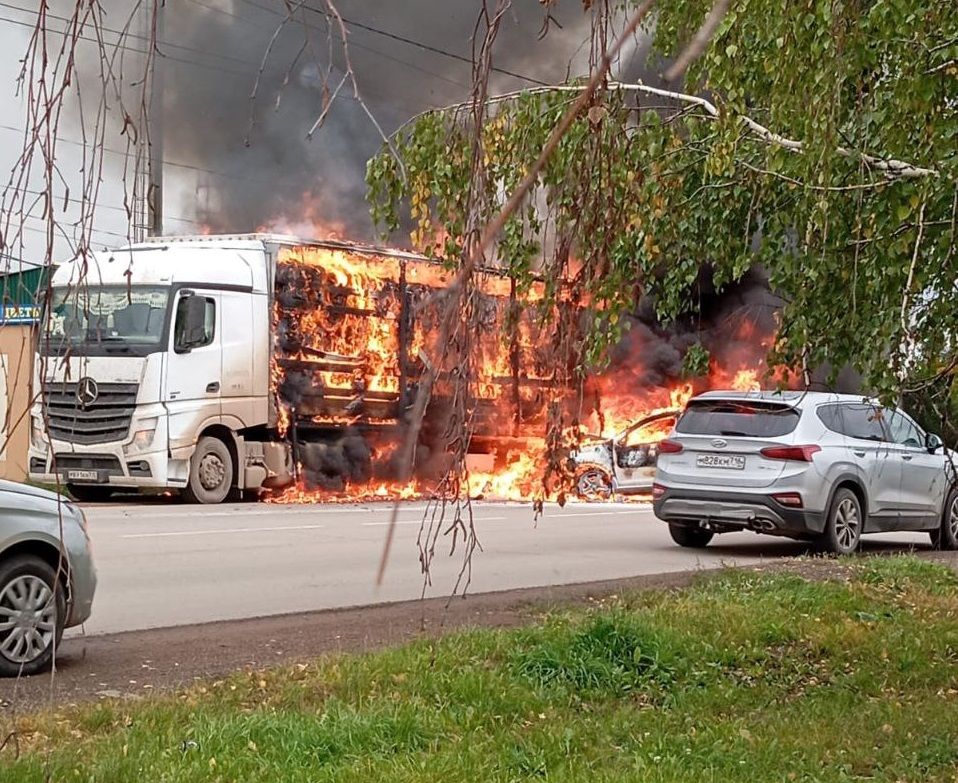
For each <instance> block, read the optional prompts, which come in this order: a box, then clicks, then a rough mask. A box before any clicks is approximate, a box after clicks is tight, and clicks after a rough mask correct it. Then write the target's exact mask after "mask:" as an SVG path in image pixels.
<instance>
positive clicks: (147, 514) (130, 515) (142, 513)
mask: <svg viewBox="0 0 958 783" xmlns="http://www.w3.org/2000/svg"><path fill="white" fill-rule="evenodd" d="M280 508H282V509H283V511H282V512H280V513H282V514H287V515H290V516H292V515H294V514H369V513H370V512H372V511H373V510H374V509H369V508H330V509H317V508H312V507H310V508H296V507H292V508H290V507H289V506H280ZM275 509H276V507H275V506H273V507H272V508H263V509H262V510H256V511H253V510H251V509H247V508H243V509H239V508H234V509H232V510H230V511H197V510H196V509H195V508H194V509H183V511H181V512H170V511H166V512H159V513H156V512H152V513H151V511H150V509H149V508H138V509H136V510H135V511H127V510H125V509H124V510H122V511H120V510H115V511H114V510H111V511H113V513H101V512H100V510H99V509H97V510H96V513H94V514H89V516H91V517H93V519H94V520H96V519H110V520H114V519H185V518H190V517H195V516H200V517H202V518H203V519H206V518H208V517H235V516H236V515H237V514H242V515H244V516H251V517H265V516H275V515H276V511H275Z"/></svg>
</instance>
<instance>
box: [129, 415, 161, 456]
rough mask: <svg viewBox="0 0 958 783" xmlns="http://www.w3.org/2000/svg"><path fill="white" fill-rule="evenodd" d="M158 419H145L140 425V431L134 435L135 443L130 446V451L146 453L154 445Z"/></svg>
mask: <svg viewBox="0 0 958 783" xmlns="http://www.w3.org/2000/svg"><path fill="white" fill-rule="evenodd" d="M156 425H157V420H156V419H145V420H144V421H141V422H139V423H138V425H137V426H139V429H138V430H137V431H136V432H134V433H133V442H132V443H131V444H130V445H129V447H128V450H130V451H145V450H146V449H148V448H150V446H152V445H153V438H154V437H156Z"/></svg>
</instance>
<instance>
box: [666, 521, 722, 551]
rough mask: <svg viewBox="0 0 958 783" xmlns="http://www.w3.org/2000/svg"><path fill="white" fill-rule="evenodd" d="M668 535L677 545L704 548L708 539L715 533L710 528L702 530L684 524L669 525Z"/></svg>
mask: <svg viewBox="0 0 958 783" xmlns="http://www.w3.org/2000/svg"><path fill="white" fill-rule="evenodd" d="M669 535H670V536H672V540H673V541H674V542H675V543H676V544H678V545H679V546H684V547H690V548H692V549H704V548H705V547H707V546H708V545H709V541H711V540H712V537H713V536H714V535H715V533H713V532H712V531H711V530H703V529H702V528H700V527H688V526H686V525H669Z"/></svg>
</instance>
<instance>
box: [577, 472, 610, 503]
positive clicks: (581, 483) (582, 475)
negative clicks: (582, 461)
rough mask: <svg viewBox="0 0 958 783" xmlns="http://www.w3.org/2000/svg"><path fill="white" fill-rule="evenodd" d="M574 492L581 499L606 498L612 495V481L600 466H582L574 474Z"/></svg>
mask: <svg viewBox="0 0 958 783" xmlns="http://www.w3.org/2000/svg"><path fill="white" fill-rule="evenodd" d="M575 492H576V494H577V495H578V496H579V497H580V498H582V499H583V500H608V499H609V498H610V497H611V496H612V481H611V480H610V479H609V474H608V473H606V472H605V471H604V470H603V469H602V468H599V467H594V466H590V467H587V468H583V469H581V470H580V471H579V472H578V473H577V474H576V477H575Z"/></svg>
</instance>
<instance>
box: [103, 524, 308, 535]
mask: <svg viewBox="0 0 958 783" xmlns="http://www.w3.org/2000/svg"><path fill="white" fill-rule="evenodd" d="M324 527H326V526H325V525H283V526H281V527H224V528H220V529H219V530H212V529H211V530H170V531H164V532H162V533H127V534H126V535H123V536H120V538H172V537H174V536H212V535H217V534H220V533H269V532H272V531H274V530H320V529H322V528H324Z"/></svg>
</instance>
